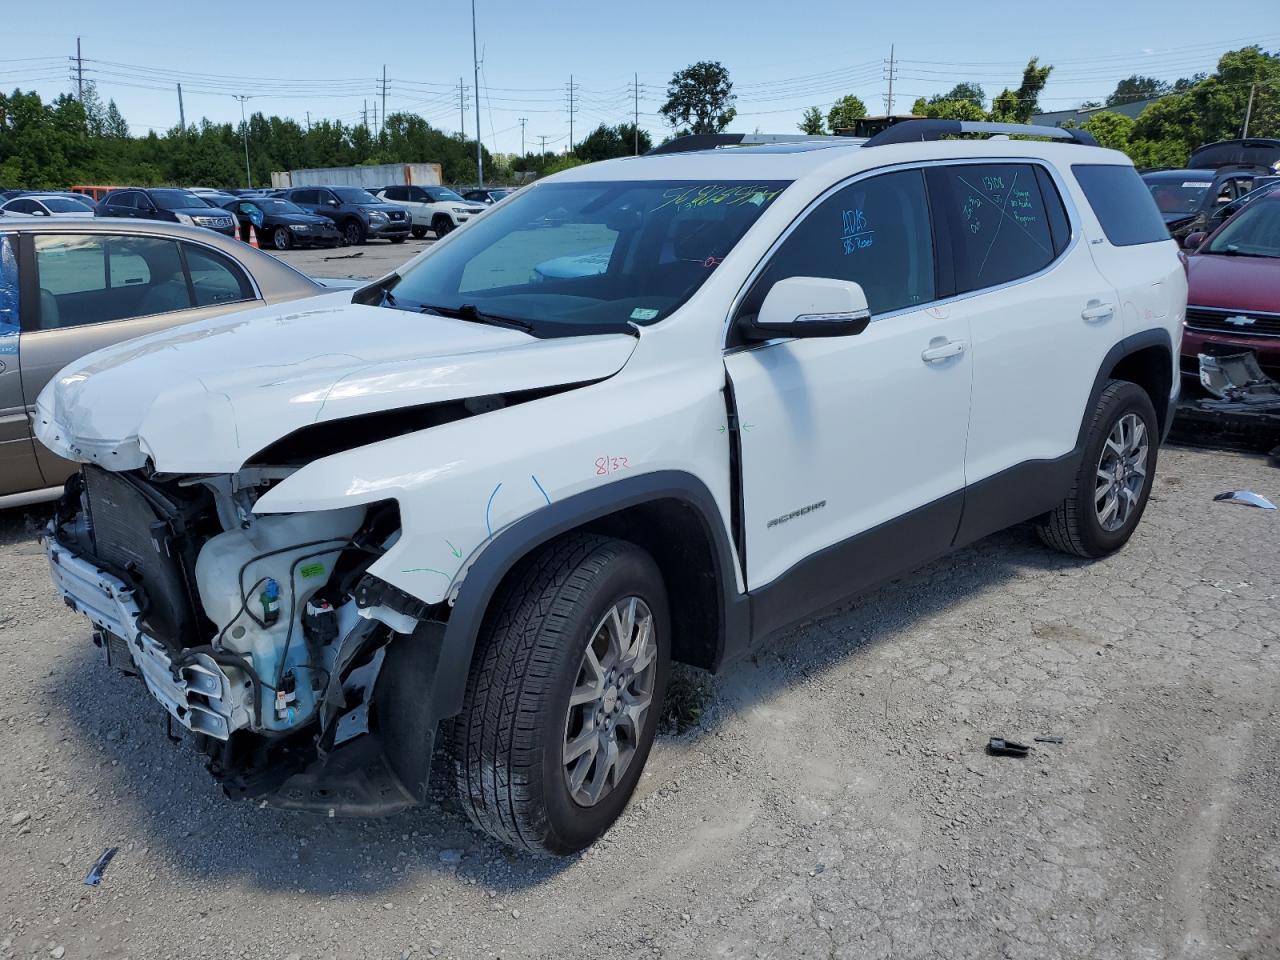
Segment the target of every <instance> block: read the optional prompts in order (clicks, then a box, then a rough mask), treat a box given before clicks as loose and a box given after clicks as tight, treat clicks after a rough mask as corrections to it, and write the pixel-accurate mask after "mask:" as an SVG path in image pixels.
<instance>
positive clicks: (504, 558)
mask: <svg viewBox="0 0 1280 960" xmlns="http://www.w3.org/2000/svg"><path fill="white" fill-rule="evenodd" d="M670 499H674V500H679V501H682V502H683V503H685V504H686V505H687V506H689V507H690V508H692V509H693V510H694V511H695V513H696V515H698V516H699V517H700V518H701V520H702V522H703V524H704V526H705V532H706V533H707V534H708V536H709V538H710V540H711V545H712V551H711V552H712V557H713V563H714V564H715V567H716V570H715V576H716V579H717V585H718V588H719V589H718V593H719V597H720V617H719V623H720V636H719V637H717V638H716V650H717V651H718V655H717V658H716V659H717V662H719V661H720V660H721V659H723V653H724V650H725V643H726V638H727V637H730V636H735V635H737V636H743V635H747V634H748V632H749V629H748V627H749V614H748V604H747V599H746V595H745V594H739V593H738V589H737V577H736V576H735V567H736V560H735V554H734V552H733V547H732V544H731V543H730V541H729V537H728V534H727V532H726V530H725V527H724V523H723V522H722V520H721V517H720V510H719V507H718V506H717V504H716V500H715V497H713V496H712V494H711V491H710V490H708V489H707V486H706V484H704V483H703V482H702V481H701V480H700V479H698V478H697V477H695V476H694V475H693V474H690V473H685V472H683V471H679V470H660V471H655V472H653V473H645V474H640V475H639V476H634V477H627V478H625V479H622V480H615V481H612V482H610V483H607V484H605V485H603V486H600V487H597V488H595V489H592V490H587V491H585V492H583V493H579V494H575V495H574V496H571V497H568V498H566V499H564V500H558V501H555V502H553V503H551V504H549V505H548V506H546V507H544V508H542V509H541V510H537V511H535V512H534V513H531V514H529V515H528V516H525V517H523V518H521V519H520V520H517V521H516V522H515V523H513V524H512V525H511V526H509V527H507V528H506V529H505V530H502V531H500V532H499V533H498V534H497V535H496V536H495V537H494V538H493V540H492V541H491V542H490V543H489V545H488V546H486V547H485V548H484V549H483V550H482V551H481V552H480V555H479V556H478V557H477V558H476V561H475V563H473V564H472V565H471V568H470V569H469V570H468V571H467V575H466V578H465V579H464V580H463V581H462V586H461V587H460V589H459V592H458V597H457V600H456V602H455V603H454V605H453V610H452V612H451V613H450V615H449V620H448V622H447V623H446V624H445V628H444V635H443V637H442V638H441V647H440V652H439V660H438V664H437V667H436V670H435V678H434V682H433V683H432V685H431V686H432V688H431V697H430V704H431V711H432V713H433V714H434V715H435V719H436V720H443V719H445V718H446V717H452V716H455V715H457V714H458V713H459V712H460V711H461V710H462V700H463V694H464V692H465V690H466V685H467V675H468V673H469V672H470V670H471V658H472V655H473V654H474V652H475V647H476V642H477V640H478V639H479V635H480V627H481V624H482V623H483V622H484V616H485V613H486V612H487V611H488V609H489V603H490V601H491V600H492V598H493V595H494V592H495V591H496V590H497V589H498V585H499V584H500V583H501V582H502V580H503V578H504V577H505V576H506V575H507V574H508V573H509V572H510V571H511V569H512V567H514V566H515V565H516V563H517V562H519V560H520V559H521V558H522V557H525V556H527V555H528V554H529V553H530V551H532V550H536V549H537V548H538V547H540V546H542V545H543V544H545V543H548V542H550V541H551V540H554V539H555V538H556V537H558V536H560V535H562V534H565V533H568V532H569V531H570V530H574V529H576V528H578V527H581V526H584V525H585V524H589V523H591V522H592V521H594V520H599V519H601V518H603V517H606V516H608V515H609V514H612V513H617V512H618V511H620V510H625V509H627V508H629V507H635V506H639V505H641V504H644V503H648V502H652V501H657V500H670Z"/></svg>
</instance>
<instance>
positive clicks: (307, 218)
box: [267, 213, 333, 227]
mask: <svg viewBox="0 0 1280 960" xmlns="http://www.w3.org/2000/svg"><path fill="white" fill-rule="evenodd" d="M267 222H268V223H283V224H290V223H305V224H308V225H310V226H313V227H332V226H333V221H332V220H330V219H329V218H328V217H321V216H318V215H317V214H314V213H268V214H267Z"/></svg>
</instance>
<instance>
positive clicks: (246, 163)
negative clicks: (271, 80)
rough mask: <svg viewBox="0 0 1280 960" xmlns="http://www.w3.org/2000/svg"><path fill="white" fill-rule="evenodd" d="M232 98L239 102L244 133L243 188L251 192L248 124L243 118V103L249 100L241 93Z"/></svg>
mask: <svg viewBox="0 0 1280 960" xmlns="http://www.w3.org/2000/svg"><path fill="white" fill-rule="evenodd" d="M232 96H233V97H235V98H236V99H237V100H239V101H240V129H241V130H242V131H243V132H244V181H245V186H247V187H248V188H249V189H250V190H252V189H253V174H251V173H250V172H249V124H248V122H247V121H246V120H245V118H244V102H245V101H246V100H248V99H249V98H248V97H246V96H245V95H244V94H243V93H233V94H232Z"/></svg>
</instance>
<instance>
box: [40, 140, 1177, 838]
mask: <svg viewBox="0 0 1280 960" xmlns="http://www.w3.org/2000/svg"><path fill="white" fill-rule="evenodd" d="M958 133H997V134H1007V133H1014V134H1019V133H1030V134H1036V135H1038V136H1040V137H1048V138H1056V140H1057V141H1059V142H1045V141H1044V140H1016V139H1009V138H1008V137H1007V136H997V137H995V138H994V139H956V138H954V137H951V136H950V135H952V134H958ZM766 139H768V138H759V137H754V138H753V137H725V136H719V137H714V138H688V139H686V140H677V141H674V142H673V143H670V144H667V145H665V146H664V147H662V148H659V150H657V151H655V152H654V154H653V155H649V156H644V157H639V158H634V159H625V160H615V161H608V162H605V163H600V164H593V165H590V166H584V167H578V168H576V169H574V170H570V171H567V172H565V173H564V174H561V175H559V176H556V177H552V178H549V179H548V180H546V181H544V182H542V183H539V184H537V185H535V186H533V187H531V188H529V189H527V190H524V191H521V192H520V193H519V194H518V195H516V196H515V197H513V198H512V199H511V200H509V201H507V202H506V203H503V204H501V205H498V206H496V207H494V208H493V209H492V210H491V211H489V212H488V213H487V214H486V215H485V216H484V217H481V218H479V219H477V220H476V221H475V222H473V223H470V224H468V225H467V226H466V227H465V228H464V229H461V230H459V231H457V232H455V233H453V234H451V235H450V236H449V237H448V238H447V239H445V240H443V241H442V242H440V243H438V244H436V245H434V246H433V247H431V248H430V249H429V250H427V251H426V252H425V253H423V254H422V255H421V256H419V257H418V258H416V259H415V260H413V261H411V262H410V263H408V264H407V265H406V266H405V267H403V268H402V269H401V270H400V271H399V272H398V273H395V274H392V275H390V276H389V277H386V278H384V279H382V280H380V281H378V282H376V283H374V284H371V285H369V286H367V287H365V288H363V289H361V290H359V291H357V292H356V293H355V295H354V298H353V295H352V294H351V293H350V292H340V293H334V294H331V295H327V296H325V297H321V298H315V299H312V300H309V301H307V302H306V303H305V304H299V305H295V306H291V307H287V308H282V307H279V306H277V307H270V308H264V309H259V310H252V311H248V312H242V313H237V314H231V315H226V316H220V317H217V318H214V319H211V320H205V321H201V322H198V323H194V324H190V325H187V326H184V327H181V328H178V329H174V330H170V331H166V332H163V333H159V334H155V335H153V336H149V337H145V338H143V339H140V340H135V341H132V342H128V343H124V344H120V345H118V346H114V347H110V348H107V349H105V350H102V351H99V352H97V353H95V354H92V355H90V356H89V357H86V358H85V359H83V360H81V361H79V362H77V363H75V364H72V365H71V366H70V367H68V368H67V369H65V370H64V371H62V373H61V374H60V375H59V376H58V377H56V378H55V380H54V381H53V382H52V383H51V384H50V385H49V387H48V388H47V389H46V390H45V391H44V392H43V393H42V394H41V395H40V398H39V403H38V410H37V416H36V432H37V434H38V436H39V438H40V440H41V441H42V442H43V443H45V444H46V445H47V446H48V447H50V448H51V449H52V450H54V451H55V452H56V453H58V454H60V455H61V456H64V457H69V458H72V459H74V460H78V461H80V462H81V463H83V464H84V465H85V466H84V468H83V470H82V471H81V472H80V474H79V475H78V476H77V477H75V478H73V479H72V480H71V481H70V482H69V484H68V488H67V492H66V495H65V497H64V498H63V500H62V501H61V503H60V505H59V508H58V512H57V515H56V518H55V520H54V521H53V522H52V523H51V525H50V528H49V530H48V533H47V536H46V537H45V544H46V549H47V552H48V557H49V561H50V564H51V570H52V575H53V580H54V583H55V584H56V586H57V588H58V590H59V591H60V592H61V593H62V595H63V596H64V598H65V599H66V602H67V603H68V604H70V605H71V606H73V607H74V608H76V609H77V610H80V611H83V612H84V613H85V614H86V615H87V616H88V617H89V619H90V620H91V621H92V622H93V624H94V625H95V640H96V642H97V643H99V644H100V645H101V646H102V647H103V648H104V650H105V651H106V653H107V655H108V658H109V659H110V661H111V662H112V663H114V664H116V665H118V666H119V667H121V668H123V669H125V670H127V671H129V672H132V673H136V674H139V675H140V676H141V678H142V679H143V681H144V682H145V683H146V685H147V687H148V689H149V690H150V691H151V693H152V694H153V695H154V696H155V698H156V699H157V700H159V701H160V703H161V704H162V705H163V707H164V708H165V710H167V711H168V714H169V717H170V720H171V722H172V723H176V724H177V725H180V726H181V727H184V728H186V729H188V730H189V731H191V733H192V734H194V739H195V742H196V744H197V745H198V746H199V748H200V749H202V750H204V751H206V752H207V753H208V755H209V757H210V760H211V762H210V769H211V770H212V771H213V773H214V774H215V775H216V776H217V777H218V778H219V779H221V780H222V781H223V783H224V785H225V787H226V789H227V791H228V792H229V793H231V794H232V795H234V796H244V797H254V798H262V799H264V800H267V801H269V802H270V803H272V804H276V805H280V806H284V807H289V808H295V809H313V810H317V811H326V812H327V811H336V812H338V813H347V814H352V813H354V814H364V813H388V812H393V811H397V810H400V809H403V808H405V807H408V806H410V805H412V804H414V803H417V802H419V801H421V800H422V799H423V798H424V795H425V792H426V788H427V778H428V770H429V767H430V762H431V756H432V750H433V745H434V744H435V743H436V741H437V737H439V738H441V739H442V740H444V741H446V742H447V745H448V747H449V749H450V751H451V754H452V757H453V760H454V770H455V777H456V783H457V788H458V790H459V792H460V794H461V797H462V802H463V804H464V806H465V807H466V808H467V810H468V811H469V813H470V815H471V816H472V817H473V818H474V820H475V822H476V823H477V824H478V825H479V826H481V827H482V828H484V829H485V830H487V831H489V832H490V833H491V834H493V835H494V836H496V837H499V838H501V839H503V840H505V841H507V842H509V843H512V844H515V845H517V846H521V847H525V848H528V849H532V850H537V851H549V852H554V853H565V852H569V851H573V850H577V849H580V848H582V847H584V846H585V845H587V844H589V843H591V841H592V840H594V839H595V838H596V837H598V836H599V835H600V834H601V833H602V832H603V831H604V830H606V829H607V828H608V827H609V825H610V824H611V823H612V822H613V820H614V819H615V818H616V817H617V816H618V815H619V813H620V812H621V810H622V808H623V807H624V805H625V804H626V802H627V799H628V797H629V796H630V795H631V793H632V790H633V789H634V787H635V785H636V781H637V779H638V777H639V776H640V773H641V769H642V767H643V766H644V763H645V759H646V756H647V754H648V752H649V749H650V747H651V745H652V744H653V740H654V731H655V727H656V724H657V722H658V714H659V712H660V710H661V708H662V703H663V689H664V682H665V679H666V673H667V667H668V663H669V662H670V661H671V660H673V659H674V660H677V661H683V662H687V663H691V664H695V665H697V666H700V667H705V668H709V669H717V668H719V667H720V666H722V665H723V664H725V663H727V662H729V661H731V660H733V659H734V658H735V657H738V656H741V655H742V654H743V653H745V652H747V651H748V650H750V649H751V647H752V646H753V645H754V644H756V643H758V642H760V641H761V640H762V639H764V638H766V637H768V636H770V635H772V634H775V633H776V632H777V631H778V630H780V629H781V628H783V627H786V626H787V625H789V624H793V623H795V622H796V621H797V620H801V619H803V618H806V617H808V616H810V615H812V614H813V613H815V612H816V611H818V610H821V609H822V608H824V607H827V606H830V605H832V604H834V603H838V602H840V601H842V600H844V599H845V598H847V597H849V596H850V595H851V594H854V593H856V592H857V591H859V590H862V589H865V588H866V587H868V586H869V585H872V584H875V583H877V582H880V581H883V580H885V579H887V578H890V577H893V576H895V575H897V574H899V573H901V572H903V571H905V570H906V569H908V568H909V567H911V566H913V565H916V564H919V563H921V562H922V561H925V560H928V559H930V558H933V557H937V556H939V555H941V554H943V553H945V552H946V551H948V550H951V549H954V548H956V547H958V546H961V545H964V544H967V543H970V542H972V541H974V540H976V539H978V538H980V537H982V536H984V535H986V534H988V533H991V532H992V531H995V530H999V529H1001V528H1003V527H1006V526H1009V525H1011V524H1015V523H1019V522H1022V521H1026V520H1035V522H1036V523H1037V524H1038V525H1039V528H1040V531H1041V535H1042V536H1043V537H1044V539H1045V540H1046V541H1047V542H1048V543H1049V544H1050V545H1052V546H1055V547H1058V548H1060V549H1063V550H1067V551H1070V552H1073V553H1076V554H1078V555H1081V556H1084V557H1100V556H1103V555H1105V554H1108V553H1110V552H1112V551H1114V550H1116V549H1118V548H1119V547H1121V546H1122V545H1123V544H1124V543H1125V541H1126V540H1127V539H1128V538H1129V536H1130V535H1131V534H1132V533H1133V530H1134V528H1135V526H1136V525H1137V523H1138V520H1139V518H1140V517H1141V515H1142V512H1143V508H1144V506H1145V505H1146V502H1147V495H1148V492H1149V491H1150V489H1151V482H1152V476H1153V470H1154V468H1155V464H1156V450H1157V447H1158V446H1159V442H1160V438H1161V436H1162V434H1163V431H1164V430H1165V429H1166V428H1167V427H1168V425H1169V421H1170V417H1171V414H1172V410H1173V403H1174V399H1175V395H1176V389H1177V384H1178V375H1177V366H1176V363H1177V357H1178V340H1179V337H1180V331H1181V327H1182V317H1183V312H1184V309H1185V299H1186V286H1185V281H1184V277H1183V272H1182V268H1181V266H1180V263H1179V261H1178V257H1177V253H1176V245H1175V244H1174V242H1173V241H1172V240H1170V239H1169V238H1168V235H1167V233H1166V232H1165V230H1164V226H1163V223H1162V222H1161V219H1160V216H1159V214H1158V212H1157V211H1156V209H1155V207H1154V205H1153V203H1152V201H1151V199H1150V195H1149V194H1148V193H1147V191H1146V190H1145V189H1144V188H1143V186H1142V182H1141V180H1140V179H1139V178H1138V175H1137V173H1136V172H1135V171H1134V168H1133V166H1132V165H1131V164H1130V162H1129V161H1128V160H1127V159H1126V158H1125V157H1124V156H1122V155H1121V154H1119V153H1115V152H1111V151H1107V150H1101V149H1098V148H1097V147H1095V146H1091V145H1090V144H1091V141H1090V140H1089V138H1088V137H1087V135H1085V134H1082V133H1079V132H1068V131H1062V130H1045V129H1041V128H1025V127H1024V128H1016V127H1015V128H1004V127H999V126H994V125H986V124H978V125H971V124H958V123H955V122H949V121H917V122H909V123H903V124H900V125H899V126H896V127H893V128H891V129H889V130H888V131H886V132H885V133H883V134H881V135H879V136H878V137H876V138H873V139H872V140H870V141H860V140H852V139H812V140H804V139H797V138H791V139H792V141H794V142H785V140H786V138H776V142H767V143H760V144H758V145H749V144H750V142H751V141H753V140H766ZM1063 141H1065V142H1063ZM728 143H735V144H737V145H736V146H733V147H732V148H726V146H727V144H728ZM605 249H607V250H608V251H609V253H608V263H607V266H606V267H605V268H604V269H602V270H596V269H594V268H593V269H592V270H583V271H581V272H578V273H574V272H573V271H569V272H568V273H569V275H568V276H562V277H550V276H548V275H546V273H545V272H543V273H539V271H538V270H537V267H538V266H539V264H543V263H546V262H547V261H548V260H552V259H557V258H572V257H575V256H583V257H587V256H589V257H598V256H599V254H600V251H601V250H605Z"/></svg>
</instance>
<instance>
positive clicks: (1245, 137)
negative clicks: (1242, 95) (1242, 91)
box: [1240, 83, 1258, 140]
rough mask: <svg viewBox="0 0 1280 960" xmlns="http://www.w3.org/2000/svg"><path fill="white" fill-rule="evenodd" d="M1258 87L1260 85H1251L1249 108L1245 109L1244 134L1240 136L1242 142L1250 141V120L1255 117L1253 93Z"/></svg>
mask: <svg viewBox="0 0 1280 960" xmlns="http://www.w3.org/2000/svg"><path fill="white" fill-rule="evenodd" d="M1257 87H1258V85H1257V84H1256V83H1251V84H1249V106H1247V107H1245V110H1244V132H1243V133H1241V134H1240V139H1241V140H1248V139H1249V120H1250V118H1251V117H1252V116H1253V91H1254V90H1256V89H1257Z"/></svg>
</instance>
